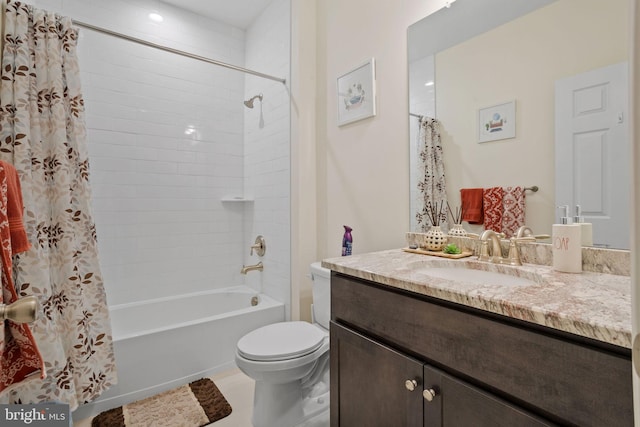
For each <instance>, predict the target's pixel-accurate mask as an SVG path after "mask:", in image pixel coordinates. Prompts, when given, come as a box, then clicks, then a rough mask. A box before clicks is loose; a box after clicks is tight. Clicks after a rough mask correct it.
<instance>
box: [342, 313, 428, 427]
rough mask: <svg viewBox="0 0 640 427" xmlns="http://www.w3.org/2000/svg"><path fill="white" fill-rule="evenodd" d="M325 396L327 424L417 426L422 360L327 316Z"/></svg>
mask: <svg viewBox="0 0 640 427" xmlns="http://www.w3.org/2000/svg"><path fill="white" fill-rule="evenodd" d="M407 380H408V381H409V383H408V384H405V382H406V381H407ZM411 381H415V383H411ZM407 386H408V387H407ZM414 387H415V389H414V390H413V391H411V390H409V388H414ZM330 396H331V426H332V427H338V426H342V427H353V426H366V427H376V426H380V427H390V426H407V427H414V426H415V427H419V426H422V423H423V420H422V409H423V408H422V400H423V399H422V362H420V361H417V360H415V359H412V358H410V357H408V356H406V355H404V354H401V353H398V352H397V351H395V350H393V349H391V348H389V347H386V346H384V345H381V344H379V343H377V342H375V341H372V340H371V339H369V338H367V337H365V336H363V335H360V334H358V333H356V332H354V331H351V330H349V329H346V328H344V327H342V326H340V325H338V324H336V323H333V322H331V394H330Z"/></svg>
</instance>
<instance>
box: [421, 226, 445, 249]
mask: <svg viewBox="0 0 640 427" xmlns="http://www.w3.org/2000/svg"><path fill="white" fill-rule="evenodd" d="M424 240H425V247H426V248H427V249H428V250H430V251H441V250H442V249H443V248H444V247H445V245H446V244H447V236H446V234H444V233H443V232H442V229H441V228H440V226H439V225H432V226H431V228H430V229H429V231H427V233H426V236H425V239H424Z"/></svg>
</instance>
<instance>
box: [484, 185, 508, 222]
mask: <svg viewBox="0 0 640 427" xmlns="http://www.w3.org/2000/svg"><path fill="white" fill-rule="evenodd" d="M503 197H504V191H503V190H502V187H491V188H485V190H484V194H483V206H484V228H485V230H493V231H495V232H496V233H500V232H501V231H502V212H503Z"/></svg>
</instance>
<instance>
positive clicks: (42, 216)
mask: <svg viewBox="0 0 640 427" xmlns="http://www.w3.org/2000/svg"><path fill="white" fill-rule="evenodd" d="M4 32H5V34H4V49H3V55H2V71H1V73H2V78H1V80H0V104H1V105H0V126H1V128H0V159H2V160H5V161H7V162H10V163H12V164H13V165H14V166H15V168H16V170H17V172H18V175H19V177H20V182H21V185H22V193H23V200H24V206H25V215H24V221H25V228H26V231H27V236H28V238H29V242H30V243H31V249H30V250H29V251H27V252H24V253H21V254H18V255H15V256H14V275H15V277H16V280H15V286H16V289H17V291H18V294H19V295H20V296H21V297H22V296H27V295H34V296H36V297H37V298H38V300H39V302H40V305H41V307H42V312H41V313H40V316H39V318H38V320H37V321H36V322H34V323H33V324H32V328H33V333H34V337H35V339H36V342H37V345H38V348H39V349H40V352H41V353H42V356H43V358H44V360H45V365H46V370H47V377H46V378H45V379H44V380H41V381H29V382H27V383H25V384H19V385H17V386H16V387H14V388H13V389H11V390H10V391H9V392H8V393H4V394H3V395H0V396H1V397H0V400H1V401H2V402H3V403H16V402H22V403H35V402H42V401H56V402H65V403H68V404H69V405H70V408H71V409H72V410H73V409H75V408H76V407H77V406H78V405H79V404H81V403H84V402H88V401H91V400H93V399H95V398H96V397H97V396H99V395H100V394H101V393H102V392H103V391H105V390H106V389H107V388H109V387H110V386H111V385H112V384H115V383H116V366H115V358H114V354H113V345H112V339H111V325H110V319H109V310H108V307H107V301H106V295H105V290H104V286H103V280H102V274H101V273H100V266H99V263H98V253H97V250H98V248H97V240H96V230H95V224H94V222H93V219H92V213H91V206H90V196H91V189H90V186H89V162H88V152H87V141H86V129H85V119H84V114H85V113H84V101H83V98H82V94H81V91H80V89H81V88H80V73H79V68H78V62H77V52H76V43H77V38H78V33H77V30H76V29H75V28H73V27H72V22H71V19H69V18H63V17H60V16H57V15H55V14H53V13H50V12H46V11H43V10H39V9H37V8H34V7H32V6H30V5H27V4H25V3H21V2H17V1H14V0H8V1H7V6H6V18H5V24H4Z"/></svg>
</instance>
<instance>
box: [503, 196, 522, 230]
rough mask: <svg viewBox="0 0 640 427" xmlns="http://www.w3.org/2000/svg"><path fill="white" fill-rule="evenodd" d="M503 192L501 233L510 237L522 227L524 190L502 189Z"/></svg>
mask: <svg viewBox="0 0 640 427" xmlns="http://www.w3.org/2000/svg"><path fill="white" fill-rule="evenodd" d="M503 191H504V198H503V215H502V232H503V233H504V234H505V235H506V236H507V237H511V236H513V235H514V234H515V233H516V231H518V228H520V227H521V226H523V225H524V210H525V205H524V188H523V187H503Z"/></svg>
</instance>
